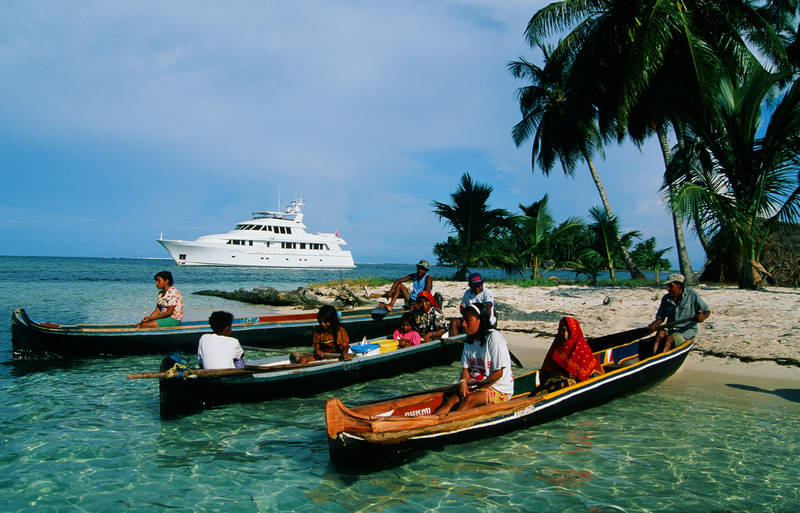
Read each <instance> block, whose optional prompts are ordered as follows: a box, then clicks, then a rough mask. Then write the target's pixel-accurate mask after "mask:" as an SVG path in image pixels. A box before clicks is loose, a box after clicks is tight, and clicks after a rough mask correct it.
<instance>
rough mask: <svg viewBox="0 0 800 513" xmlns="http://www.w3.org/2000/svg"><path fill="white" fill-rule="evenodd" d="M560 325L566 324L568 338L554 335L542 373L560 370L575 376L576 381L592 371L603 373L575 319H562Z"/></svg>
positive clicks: (586, 376)
mask: <svg viewBox="0 0 800 513" xmlns="http://www.w3.org/2000/svg"><path fill="white" fill-rule="evenodd" d="M561 323H566V324H567V328H568V329H569V338H567V339H566V340H561V337H560V336H558V335H556V338H555V340H553V344H552V345H551V346H550V350H548V351H547V356H545V357H544V362H543V363H542V371H543V372H545V373H547V374H550V373H554V372H558V371H561V370H564V371H566V372H567V373H569V374H570V375H572V376H575V378H577V380H578V381H583V380H585V379H587V378H588V377H589V376H591V374H592V372H593V371H598V372H600V373H602V372H603V367H601V366H600V362H598V361H597V359H596V358H595V357H594V355H593V354H592V350H591V348H590V347H589V344H588V343H586V339H585V338H583V330H581V325H580V323H578V321H577V319H573V318H572V317H564V318H562V319H561V322H560V323H559V326H560V325H561Z"/></svg>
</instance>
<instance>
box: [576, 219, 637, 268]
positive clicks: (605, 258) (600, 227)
mask: <svg viewBox="0 0 800 513" xmlns="http://www.w3.org/2000/svg"><path fill="white" fill-rule="evenodd" d="M589 215H590V216H591V218H592V219H593V220H594V223H591V224H590V225H589V229H590V230H591V231H592V233H593V234H594V236H595V240H594V244H593V246H592V247H591V248H588V249H589V252H591V251H594V252H595V253H597V254H598V255H599V256H600V257H601V259H602V262H603V264H604V266H605V268H606V269H608V272H609V274H610V275H611V281H616V279H617V277H616V273H615V271H614V270H615V265H614V258H615V257H617V256H618V255H621V254H622V248H623V247H625V246H627V245H629V244H630V241H631V240H633V238H634V237H636V238H638V237H641V233H639V231H637V230H634V231H630V232H628V233H625V234H620V233H619V221H618V220H617V218H616V217H614V216H610V215H608V212H607V211H606V210H605V209H604V208H602V207H597V206H595V207H592V208H590V209H589Z"/></svg>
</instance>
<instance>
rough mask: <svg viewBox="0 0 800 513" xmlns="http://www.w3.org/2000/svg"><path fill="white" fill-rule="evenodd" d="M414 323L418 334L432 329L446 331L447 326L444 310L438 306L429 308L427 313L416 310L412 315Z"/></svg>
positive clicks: (423, 333)
mask: <svg viewBox="0 0 800 513" xmlns="http://www.w3.org/2000/svg"><path fill="white" fill-rule="evenodd" d="M414 325H415V326H416V327H417V331H418V332H419V334H420V335H423V336H424V335H425V334H426V333H430V332H432V331H439V330H445V331H447V328H448V324H447V320H446V319H445V318H444V312H442V311H441V310H439V309H438V308H431V309H430V310H429V311H428V313H424V312H418V313H417V314H416V315H415V316H414Z"/></svg>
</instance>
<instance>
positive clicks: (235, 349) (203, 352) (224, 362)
mask: <svg viewBox="0 0 800 513" xmlns="http://www.w3.org/2000/svg"><path fill="white" fill-rule="evenodd" d="M243 354H244V351H243V350H242V346H241V345H239V341H238V340H236V339H235V338H233V337H225V336H223V335H215V334H213V333H206V334H205V335H203V336H202V337H200V343H199V344H198V345H197V356H198V357H199V358H200V361H201V362H202V364H203V368H204V369H233V368H235V366H234V364H233V360H234V359H236V358H241V357H242V355H243Z"/></svg>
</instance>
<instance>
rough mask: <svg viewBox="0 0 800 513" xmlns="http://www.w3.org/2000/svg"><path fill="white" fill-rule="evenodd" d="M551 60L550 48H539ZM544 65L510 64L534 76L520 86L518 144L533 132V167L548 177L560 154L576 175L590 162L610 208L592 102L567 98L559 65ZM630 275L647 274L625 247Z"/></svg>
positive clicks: (514, 69) (516, 70)
mask: <svg viewBox="0 0 800 513" xmlns="http://www.w3.org/2000/svg"><path fill="white" fill-rule="evenodd" d="M541 50H542V52H543V54H544V56H545V62H546V63H548V64H549V62H548V55H549V53H548V51H547V49H546V48H544V47H541ZM548 64H546V65H545V68H540V67H539V66H536V65H535V64H532V63H530V62H528V61H526V60H525V59H520V60H518V61H514V62H511V63H509V65H508V67H509V70H510V71H511V72H512V74H513V75H514V76H515V77H517V78H520V79H527V80H530V82H531V84H530V85H528V86H524V87H521V88H519V89H518V91H517V96H518V98H519V105H520V110H521V111H522V120H521V121H520V122H519V123H517V124H516V125H515V126H514V129H513V130H512V136H513V138H514V143H515V144H516V145H517V146H520V145H521V144H522V143H523V142H525V141H526V140H527V139H528V138H529V137H531V136H533V150H532V152H531V167H532V168H533V169H535V168H536V163H537V162H538V164H539V168H540V169H541V170H542V174H544V175H545V176H548V175H549V174H550V170H551V169H552V168H553V165H554V164H555V161H556V159H558V160H559V161H560V162H561V168H562V170H563V171H564V174H566V175H569V176H574V175H575V166H576V165H577V162H578V161H579V160H583V161H584V162H586V165H587V166H588V168H589V173H590V174H591V176H592V180H593V181H594V184H595V187H597V192H598V193H599V194H600V199H601V201H602V202H603V206H604V207H605V209H606V211H607V212H611V203H610V202H609V201H608V197H607V196H606V192H605V188H604V187H603V183H602V182H601V181H600V175H599V174H598V173H597V168H596V167H595V165H594V161H593V160H592V155H593V154H594V152H595V151H602V138H601V137H600V133H599V132H598V130H597V126H596V123H595V120H594V116H595V113H594V109H593V108H592V107H591V105H588V104H586V103H579V102H575V101H573V102H570V101H567V97H568V95H567V94H566V92H565V91H564V90H563V89H562V86H563V80H564V77H563V75H561V73H560V72H559V71H558V70H557V69H556V67H555V66H551V65H550V66H549V65H548ZM622 256H623V259H624V260H625V263H626V265H627V266H628V269H629V270H630V272H631V276H633V277H635V278H644V275H643V274H642V273H641V271H639V269H638V268H637V267H636V263H635V262H634V261H633V259H631V257H630V255H628V252H627V250H625V249H624V248H623V253H622Z"/></svg>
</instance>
